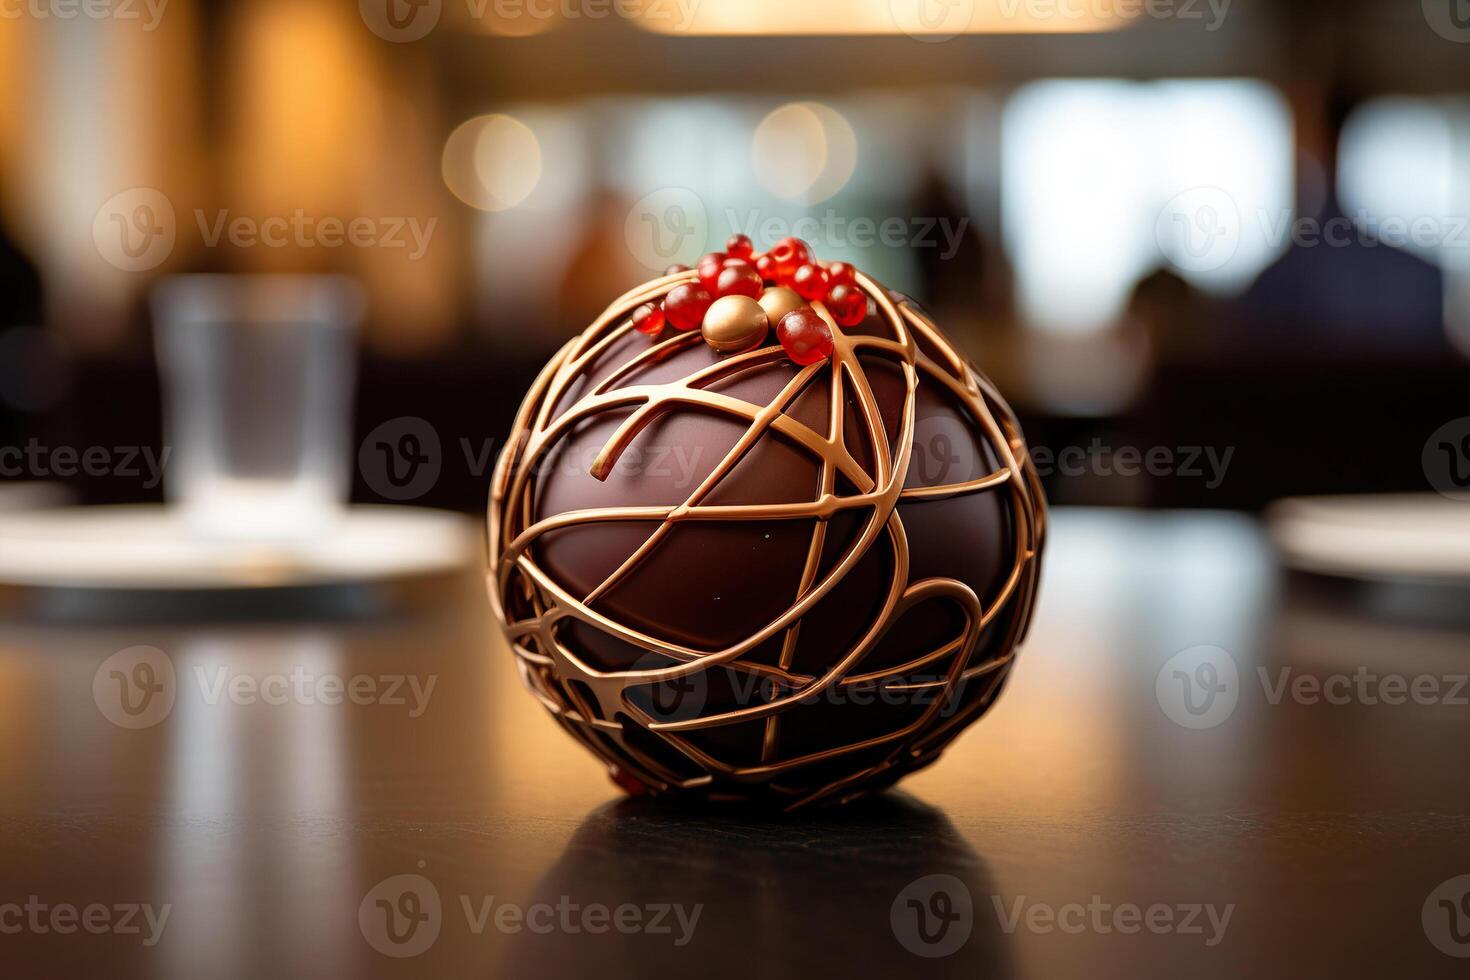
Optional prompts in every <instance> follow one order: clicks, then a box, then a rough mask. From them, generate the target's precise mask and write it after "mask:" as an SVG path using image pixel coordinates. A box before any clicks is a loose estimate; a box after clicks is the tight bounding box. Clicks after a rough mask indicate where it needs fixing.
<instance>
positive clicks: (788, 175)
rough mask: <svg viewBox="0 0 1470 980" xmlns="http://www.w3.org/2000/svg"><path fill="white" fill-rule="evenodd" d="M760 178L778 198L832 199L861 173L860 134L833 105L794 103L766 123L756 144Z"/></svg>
mask: <svg viewBox="0 0 1470 980" xmlns="http://www.w3.org/2000/svg"><path fill="white" fill-rule="evenodd" d="M752 155H753V157H754V163H755V175H756V178H757V179H758V180H759V181H760V182H761V185H762V186H763V187H765V188H766V190H768V191H770V192H771V193H772V194H774V195H776V196H777V197H779V198H783V199H784V200H788V201H796V202H798V203H801V204H816V203H819V202H821V201H825V200H827V198H829V197H832V196H833V195H834V194H836V193H837V192H838V191H840V190H842V188H843V187H845V186H846V185H847V182H848V180H849V179H851V177H852V173H853V171H854V170H855V169H857V136H856V135H855V134H854V133H853V129H852V125H851V124H850V123H849V122H848V121H847V120H846V119H845V118H844V117H843V116H842V114H841V113H839V112H838V111H837V110H835V109H833V108H832V107H831V106H827V105H823V104H822V103H820V102H791V103H788V104H786V105H783V106H781V107H780V108H777V109H775V110H772V112H771V113H770V114H769V115H767V116H766V117H765V118H764V119H762V120H761V122H760V125H759V126H757V127H756V130H755V138H754V140H753V144H752Z"/></svg>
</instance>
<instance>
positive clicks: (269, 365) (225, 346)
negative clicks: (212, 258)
mask: <svg viewBox="0 0 1470 980" xmlns="http://www.w3.org/2000/svg"><path fill="white" fill-rule="evenodd" d="M362 307H363V299H362V291H361V289H360V288H359V287H358V286H357V284H356V283H354V282H353V281H352V280H351V279H348V278H345V277H340V276H229V275H189V276H174V277H171V278H169V279H166V280H164V281H163V282H162V283H160V284H159V285H158V286H157V287H156V288H155V290H154V294H153V309H154V318H155V321H156V323H157V342H158V359H159V368H160V371H161V373H162V376H163V386H164V413H165V426H164V427H165V439H166V442H165V444H166V445H167V446H169V447H170V450H171V452H170V455H169V457H168V462H167V469H166V470H165V474H166V476H165V488H166V491H167V495H168V497H169V499H170V500H171V501H173V502H175V503H177V504H178V505H179V506H181V507H182V509H183V511H184V514H185V517H186V519H187V520H188V522H189V525H190V526H191V528H193V529H194V530H195V531H196V532H198V533H200V534H203V535H207V536H210V537H231V538H241V537H246V538H299V537H305V536H309V535H312V534H315V533H320V532H322V531H324V530H326V529H328V528H329V527H330V525H331V523H332V522H333V520H334V519H335V518H336V517H337V516H338V514H339V513H340V511H341V509H342V507H343V505H344V503H345V502H346V499H347V494H348V490H349V489H350V482H351V460H352V453H351V450H350V446H349V443H350V440H351V424H352V391H353V382H354V362H355V358H354V349H355V344H356V335H357V324H358V321H359V319H360V317H361V314H362Z"/></svg>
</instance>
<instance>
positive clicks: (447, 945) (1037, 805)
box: [0, 511, 1470, 978]
mask: <svg viewBox="0 0 1470 980" xmlns="http://www.w3.org/2000/svg"><path fill="white" fill-rule="evenodd" d="M459 585H460V586H461V587H462V588H463V595H462V596H461V595H447V596H446V597H445V599H446V601H445V602H444V603H442V604H441V605H440V606H439V607H437V609H435V610H431V611H426V612H422V613H420V614H415V615H408V616H399V617H396V618H394V619H392V620H390V621H386V622H384V621H374V622H362V621H344V620H338V621H335V622H315V621H305V620H300V619H297V620H295V621H292V622H288V623H279V622H277V623H255V624H243V625H228V626H225V625H208V624H204V625H190V626H177V625H172V626H165V625H158V626H153V625H113V626H90V627H86V628H82V627H75V626H62V625H55V624H44V623H40V622H36V621H34V620H24V619H17V618H14V617H12V618H10V619H8V620H6V621H5V622H3V623H0V964H3V966H0V974H3V975H4V976H7V977H68V978H69V977H96V976H123V977H132V976H138V977H170V978H172V977H181V978H183V977H188V978H193V977H210V978H228V977H251V978H259V977H271V978H277V977H311V978H331V977H376V976H384V977H428V976H455V977H458V976H466V977H500V976H507V977H517V978H520V977H542V976H545V977H574V976H607V977H620V976H637V977H660V976H700V975H708V976H743V975H747V974H749V975H761V976H774V977H782V976H792V977H796V976H801V977H810V976H822V975H826V976H833V977H837V976H851V975H858V976H866V975H893V974H898V973H899V971H904V974H905V975H907V974H912V975H920V976H923V975H931V974H932V975H937V976H950V975H954V976H969V977H1009V976H1015V977H1035V978H1054V977H1073V976H1083V977H1128V978H1133V977H1140V976H1141V977H1171V976H1190V977H1293V978H1296V977H1333V978H1349V977H1382V976H1388V975H1392V976H1408V977H1431V976H1465V975H1466V974H1467V973H1470V959H1466V958H1463V957H1470V898H1464V897H1463V896H1465V894H1466V892H1467V891H1470V878H1465V879H1462V880H1460V881H1458V882H1457V881H1455V879H1456V878H1457V877H1458V876H1461V875H1470V768H1467V765H1466V761H1465V757H1466V750H1467V747H1470V708H1467V707H1466V706H1465V700H1466V698H1467V697H1470V690H1464V689H1456V688H1457V683H1458V682H1457V681H1456V678H1457V677H1461V676H1463V675H1464V674H1466V673H1467V672H1470V632H1467V630H1466V629H1464V628H1455V627H1451V626H1443V625H1441V626H1429V625H1415V624H1412V623H1405V622H1397V621H1392V620H1387V619H1383V618H1374V617H1371V616H1369V615H1368V614H1367V613H1366V612H1363V611H1360V608H1359V607H1355V606H1353V605H1349V604H1343V603H1333V602H1327V601H1324V600H1321V599H1319V598H1314V597H1312V596H1304V595H1301V594H1300V590H1299V589H1297V588H1294V587H1290V586H1289V582H1288V580H1286V579H1285V578H1284V577H1283V576H1282V575H1281V573H1280V572H1279V571H1278V570H1277V569H1276V567H1275V565H1274V562H1273V559H1272V556H1271V554H1270V551H1269V550H1268V548H1267V546H1266V544H1265V542H1264V539H1263V537H1262V535H1261V533H1260V531H1259V529H1258V527H1257V525H1256V524H1255V523H1254V522H1253V521H1251V520H1250V519H1248V518H1245V517H1240V516H1234V515H1208V514H1206V515H1199V514H1196V515H1172V514H1164V515H1142V514H1136V513H1131V512H1125V511H1117V512H1099V511H1078V512H1062V513H1059V514H1057V515H1056V521H1055V529H1054V537H1053V540H1052V545H1051V548H1050V551H1049V553H1048V556H1047V571H1046V579H1045V583H1044V586H1043V589H1042V593H1041V608H1040V613H1039V618H1038V621H1037V625H1036V627H1035V630H1034V631H1033V634H1032V636H1031V638H1030V640H1029V642H1028V644H1027V646H1026V647H1025V649H1024V651H1023V654H1022V656H1021V658H1020V660H1019V662H1018V665H1017V667H1016V671H1015V674H1014V675H1013V678H1012V682H1011V684H1010V686H1009V687H1008V689H1007V690H1006V692H1005V693H1004V695H1003V696H1002V698H1001V699H1000V702H999V704H998V705H997V706H996V708H995V709H994V710H993V711H992V713H991V714H990V715H988V716H987V717H985V718H984V719H982V720H981V721H980V722H979V723H978V724H976V725H975V726H974V727H972V728H971V729H970V730H969V731H968V732H967V733H966V734H965V735H964V736H963V737H962V738H961V739H960V740H959V741H958V742H957V743H956V744H955V746H954V747H953V748H951V750H950V751H949V752H948V754H947V755H946V756H945V757H944V758H942V759H941V760H940V761H939V763H938V764H937V765H935V766H933V767H931V768H930V769H928V770H926V771H924V772H922V773H920V774H918V775H917V776H915V777H913V778H911V779H910V780H908V781H906V782H905V783H904V784H903V785H902V787H901V790H900V791H898V792H892V793H889V794H886V795H885V796H883V797H880V798H878V799H876V800H872V801H869V802H867V803H862V804H858V805H855V806H853V807H850V808H847V809H845V810H837V811H831V810H829V811H824V812H818V813H813V814H808V815H805V816H803V817H801V818H800V819H792V818H785V819H776V818H770V817H764V816H761V815H759V814H752V813H748V812H743V811H738V810H690V809H688V808H682V807H671V806H666V805H660V804H656V803H650V802H646V801H645V802H640V801H628V800H623V799H622V798H621V797H620V794H619V792H618V791H617V790H616V789H615V788H614V787H613V786H612V785H611V784H610V783H609V781H608V779H607V777H606V775H605V774H604V772H603V771H602V770H601V768H600V767H599V766H598V765H597V764H596V763H595V762H594V761H592V760H591V759H590V758H589V757H587V756H586V755H585V754H584V753H583V752H582V750H581V749H580V748H579V747H577V746H576V745H575V744H573V743H572V741H571V740H570V739H568V738H567V737H566V736H565V735H564V734H563V733H562V732H561V731H560V730H559V729H557V728H556V726H555V725H554V724H553V723H552V722H551V720H550V719H549V718H547V717H545V716H544V715H543V714H542V712H541V709H540V707H539V706H538V705H537V704H536V703H535V702H534V701H533V700H532V699H531V698H530V697H529V696H528V695H527V694H526V693H525V692H524V691H522V690H521V689H520V686H519V683H518V682H517V680H516V678H515V675H514V671H513V669H512V664H511V661H510V658H509V656H508V654H507V652H506V649H505V647H504V643H503V641H502V640H501V639H500V637H499V636H498V634H497V633H496V631H495V629H494V624H493V623H492V622H490V620H489V614H488V608H487V605H486V603H485V602H484V599H483V595H482V592H481V590H480V585H479V583H478V581H477V580H475V579H474V577H473V576H472V575H469V574H467V575H466V576H465V579H464V581H463V582H462V583H459ZM138 646H147V647H153V648H156V649H157V651H160V652H159V653H148V654H138V653H136V652H132V653H128V654H126V655H125V656H123V657H122V658H121V659H120V660H119V659H113V660H111V661H109V658H111V657H113V656H114V655H115V654H118V653H119V651H124V650H131V648H134V647H138ZM1199 647H1211V648H1219V649H1218V650H1206V651H1204V652H1200V651H1199V650H1197V649H1195V648H1199ZM1181 651H1186V653H1184V654H1183V656H1182V657H1181V658H1178V659H1171V658H1175V656H1176V654H1180V652H1181ZM1189 651H1193V652H1189ZM139 657H143V658H144V659H145V660H146V659H147V658H153V659H152V660H151V661H149V662H150V663H151V664H152V665H153V666H155V667H163V668H166V667H171V668H172V670H173V675H174V676H173V683H172V685H171V686H170V687H169V689H168V692H167V693H168V694H171V695H172V703H171V706H170V707H168V710H167V711H166V712H163V711H161V710H160V709H159V708H158V707H157V705H158V704H162V702H157V703H152V702H150V703H148V705H146V706H144V702H142V701H141V700H136V699H135V701H134V702H133V703H132V707H133V708H134V709H138V708H140V706H143V710H142V711H141V712H140V713H139V714H137V715H128V714H126V713H125V712H124V713H122V714H119V711H118V704H117V703H115V702H109V697H116V696H117V695H118V694H120V693H121V685H120V684H117V677H118V676H122V677H126V678H129V679H131V680H134V681H146V680H148V679H149V678H148V675H146V674H142V675H140V674H137V673H136V663H137V662H139ZM158 657H166V658H167V659H166V661H160V660H158V659H157V658H158ZM1222 657H1223V659H1222ZM130 658H131V659H130ZM114 671H118V673H117V674H116V675H115V674H114ZM1202 671H1204V672H1202ZM1232 671H1233V674H1234V676H1233V677H1232V676H1231V674H1232ZM152 676H153V678H154V687H155V692H154V693H155V695H156V696H158V697H164V696H165V695H164V694H160V693H159V692H160V691H163V690H164V684H165V679H160V678H161V677H162V674H161V673H160V672H159V671H155V673H154V674H153V675H152ZM1395 676H1397V677H1401V678H1403V683H1404V684H1406V685H1410V690H1411V691H1412V690H1413V688H1412V684H1413V683H1414V682H1416V681H1417V682H1418V683H1419V684H1420V687H1419V689H1418V690H1419V692H1420V694H1421V695H1424V696H1420V697H1417V698H1416V697H1409V698H1407V699H1402V698H1396V697H1395V696H1394V692H1395V691H1396V690H1397V688H1396V687H1395V686H1394V684H1395V682H1393V681H1392V680H1391V679H1389V678H1392V677H1395ZM1161 677H1162V680H1161ZM1190 679H1194V680H1196V681H1198V682H1199V683H1202V684H1206V685H1214V686H1215V687H1216V688H1217V689H1218V690H1216V693H1217V694H1219V695H1220V697H1221V698H1223V699H1224V700H1220V701H1214V702H1211V701H1209V700H1208V694H1209V691H1207V690H1205V689H1204V688H1201V689H1199V690H1197V691H1195V692H1194V695H1195V700H1193V701H1191V702H1190V703H1189V704H1188V705H1185V704H1184V703H1183V702H1182V701H1177V702H1176V701H1174V700H1171V699H1175V698H1176V697H1184V696H1185V695H1187V694H1188V693H1189V692H1188V691H1186V690H1185V685H1186V683H1187V682H1188V681H1189V680H1190ZM1283 680H1284V681H1285V683H1286V685H1287V686H1286V687H1285V688H1282V687H1281V684H1282V683H1283ZM337 681H340V682H341V683H342V685H343V687H344V689H345V690H346V691H351V692H355V697H352V696H347V695H343V696H342V697H341V698H340V700H341V703H333V702H335V701H337V700H338V698H337V697H336V696H335V691H336V689H335V688H334V686H333V685H334V684H335V683H336V682H337ZM1176 682H1177V683H1178V685H1179V686H1178V688H1177V691H1176V687H1175V684H1176ZM1317 683H1321V684H1322V685H1323V686H1322V689H1321V691H1320V692H1319V695H1318V696H1316V697H1314V696H1313V694H1312V692H1313V690H1315V688H1314V686H1313V685H1315V684H1317ZM414 684H417V685H418V686H417V688H416V689H415V688H414V686H413V685H414ZM430 684H432V685H433V686H432V688H431V687H429V685H430ZM115 685H116V686H115ZM1232 685H1233V686H1232ZM1431 686H1433V687H1434V689H1435V691H1436V692H1437V693H1434V694H1432V695H1430V694H1429V693H1428V692H1429V691H1430V687H1431ZM109 692H111V693H109ZM1293 692H1295V693H1293ZM1394 700H1406V701H1407V702H1408V703H1403V704H1395V703H1390V702H1392V701H1394ZM1232 702H1233V709H1232V708H1230V704H1231V703H1232ZM1190 709H1193V713H1191V710H1190ZM150 713H151V714H150ZM154 716H156V717H154ZM1175 718H1179V719H1182V720H1183V721H1184V724H1181V723H1180V722H1179V721H1176V720H1175ZM114 719H119V720H121V722H122V723H121V724H119V723H118V721H117V720H114ZM125 725H137V726H139V727H124V726H125ZM1189 725H1194V726H1197V727H1187V726H1189ZM933 876H939V877H933ZM130 910H131V911H130ZM165 915H166V918H165V917H164V916H165ZM599 927H600V928H599ZM405 953H409V954H414V955H397V954H405ZM935 954H944V955H935ZM1452 954H1458V956H1456V955H1452Z"/></svg>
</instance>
